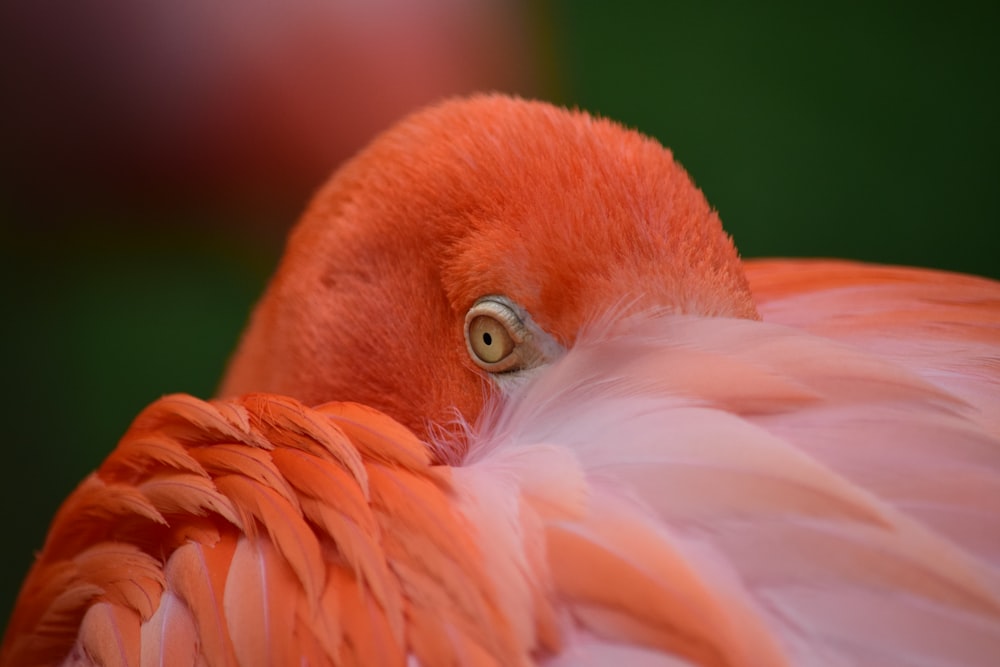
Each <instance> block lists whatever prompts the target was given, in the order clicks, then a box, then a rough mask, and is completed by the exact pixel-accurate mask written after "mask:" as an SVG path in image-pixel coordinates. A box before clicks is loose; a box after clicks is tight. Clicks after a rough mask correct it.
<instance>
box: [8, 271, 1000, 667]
mask: <svg viewBox="0 0 1000 667" xmlns="http://www.w3.org/2000/svg"><path fill="white" fill-rule="evenodd" d="M762 268H763V266H762ZM805 268H806V269H808V268H809V267H808V266H807V267H805ZM812 268H814V269H816V268H817V267H815V266H814V267H812ZM998 294H1000V288H997V287H994V288H993V296H996V295H998ZM991 298H992V297H991ZM762 305H763V310H764V312H765V313H766V312H767V308H768V302H766V301H765V302H764V303H763V304H762ZM973 307H978V306H973ZM859 310H861V309H859ZM967 325H968V326H969V327H972V330H973V331H977V330H979V329H980V328H981V326H982V325H983V322H981V321H980V322H977V323H975V324H969V323H967ZM816 326H820V323H816ZM964 326H965V325H963V326H962V327H958V326H953V327H951V328H950V331H951V334H952V335H950V336H944V338H949V337H950V339H951V342H952V343H953V344H957V343H958V338H960V336H958V337H957V336H955V335H953V334H955V333H956V332H958V331H960V330H961V329H962V328H963V327H964ZM938 338H939V339H940V338H942V336H940V335H939V336H938ZM992 349H993V353H994V354H997V353H1000V341H995V342H994V343H993V344H992ZM947 361H948V362H949V363H952V362H954V361H955V358H954V357H953V356H949V357H948V359H947ZM924 362H926V359H924V360H922V362H921V363H924ZM928 370H929V369H928V368H927V367H926V366H923V365H920V364H918V366H917V368H916V371H919V372H915V370H914V369H913V368H908V367H907V366H906V365H903V364H900V363H897V362H894V361H887V360H885V359H882V358H878V357H876V356H874V355H872V354H870V353H868V352H866V351H864V350H862V349H859V348H858V347H856V346H850V345H847V344H844V343H842V342H836V341H832V340H830V339H828V338H825V337H819V336H816V335H813V334H810V333H806V332H803V331H801V330H799V329H793V328H789V327H786V326H782V325H778V324H773V323H768V322H763V323H761V322H753V321H741V320H725V319H724V320H719V319H712V318H696V317H688V316H672V315H661V316H654V317H648V318H647V317H642V316H635V317H632V318H627V319H626V320H624V321H619V322H615V323H609V324H607V325H606V326H603V327H601V326H595V327H594V328H593V329H592V330H591V331H590V332H588V333H586V334H585V335H584V336H582V338H581V340H580V341H579V342H578V344H577V345H576V346H575V347H574V348H573V349H572V350H571V351H569V352H568V353H567V354H566V356H565V357H564V358H563V359H561V360H559V361H558V362H556V363H555V364H554V365H553V366H552V368H550V369H549V370H548V371H547V372H546V373H544V374H543V375H541V376H539V377H537V378H535V379H534V380H533V381H531V382H530V383H528V384H526V385H525V386H524V387H522V388H521V389H519V390H516V391H515V392H514V393H513V394H512V395H510V396H508V397H506V398H504V399H497V401H498V402H497V403H496V404H495V405H494V406H493V407H492V408H491V409H490V410H488V411H487V413H486V414H485V416H484V417H483V420H482V422H481V423H480V424H479V425H478V426H477V427H476V428H475V429H473V432H472V433H471V434H470V439H471V442H470V447H469V454H468V456H467V459H466V460H465V461H464V462H463V463H462V465H460V466H455V467H445V466H441V465H433V464H432V463H431V460H430V458H429V455H428V453H427V452H428V450H427V448H426V447H425V446H424V445H423V444H422V443H421V442H420V441H418V440H417V439H416V438H415V437H414V436H413V435H411V434H410V433H409V432H408V431H406V430H405V429H403V428H402V427H401V426H400V425H399V424H397V423H395V422H394V421H392V420H391V419H389V418H387V417H386V416H384V415H381V414H379V413H376V412H373V411H371V410H370V409H367V408H362V407H360V406H357V405H352V404H337V403H334V404H328V405H325V406H322V407H320V408H317V409H310V408H307V407H306V406H304V405H301V404H299V403H297V402H295V401H293V400H291V399H288V398H283V397H278V396H272V395H255V396H250V397H247V398H245V399H242V400H240V401H237V402H215V403H203V402H201V401H197V400H195V399H193V398H190V397H182V396H175V397H168V398H166V399H164V400H162V401H160V402H159V403H157V404H154V406H152V407H151V408H149V409H148V410H147V411H146V412H145V413H144V414H143V415H142V416H140V417H139V419H138V420H137V421H136V423H135V424H134V425H133V427H132V429H131V430H130V431H129V433H128V434H127V435H126V437H125V438H124V439H123V441H122V443H121V445H119V448H118V450H116V452H115V453H114V454H113V455H112V456H111V457H110V458H109V459H108V461H107V462H106V463H105V465H104V466H102V468H101V469H100V470H99V471H98V472H97V473H96V474H95V475H94V476H93V477H91V478H90V479H88V480H87V481H86V482H84V484H83V485H82V486H81V488H80V489H79V490H78V491H77V492H76V493H75V494H74V496H72V497H71V498H70V500H68V501H67V504H66V506H65V507H64V508H63V510H62V511H61V512H60V514H59V516H58V517H57V519H56V521H55V524H54V526H53V530H52V533H51V534H50V537H49V541H48V543H47V544H46V548H45V550H44V551H43V554H42V556H41V557H40V560H39V563H38V565H36V568H35V570H34V572H33V575H32V578H31V579H30V580H29V582H28V583H27V584H26V587H25V592H24V593H23V594H22V597H23V598H24V600H25V604H24V605H23V606H21V607H20V608H19V610H18V616H17V617H16V618H15V619H14V621H13V623H12V626H11V628H12V633H13V635H14V636H15V637H16V638H17V640H16V641H14V642H13V643H9V644H8V646H7V647H6V651H7V652H6V653H5V656H4V658H5V661H6V663H7V664H23V663H31V662H36V661H41V659H42V658H48V659H56V658H59V657H60V651H62V652H66V651H69V656H70V658H71V661H79V662H81V663H83V664H87V659H93V660H94V662H95V663H99V662H106V664H140V662H144V661H145V659H146V657H148V656H151V657H153V658H162V657H163V656H167V658H166V662H162V663H161V664H178V663H177V662H173V661H174V660H180V662H181V663H184V664H187V663H189V662H191V661H190V660H188V659H187V657H188V656H197V657H198V660H201V661H204V662H205V664H237V663H239V664H276V663H277V664H283V663H288V662H289V661H292V659H293V657H296V656H299V655H304V656H306V657H307V660H308V662H309V664H403V663H404V662H405V660H406V657H407V656H410V655H412V656H413V657H415V658H416V659H417V660H418V662H419V663H420V664H425V665H437V664H526V663H529V662H535V661H537V662H543V663H551V664H606V661H607V660H610V659H612V657H613V656H618V657H619V658H620V659H627V660H628V661H629V662H630V664H633V663H634V664H643V663H645V664H664V665H676V664H686V665H782V664H788V665H793V664H794V665H800V664H823V665H830V664H845V665H853V664H894V665H932V664H933V665H984V666H985V665H990V664H992V662H993V660H994V658H995V656H996V655H997V654H998V651H1000V558H998V554H997V552H996V549H995V546H996V545H995V537H996V535H997V534H998V533H1000V520H998V518H997V516H996V513H995V512H994V511H991V508H995V507H998V506H1000V433H997V432H996V431H991V430H989V429H988V428H986V426H985V425H984V422H983V420H982V419H981V416H982V415H981V413H980V411H979V410H978V409H977V408H976V407H975V406H973V405H970V404H969V403H967V402H965V401H964V400H962V399H961V398H960V397H958V396H956V395H955V394H953V393H950V392H949V391H947V389H946V388H945V387H942V386H938V385H935V384H934V383H933V382H930V381H928V379H926V378H925V377H921V372H923V373H926V372H927V371H928ZM990 381H991V382H993V383H994V386H995V387H998V388H1000V378H998V377H996V376H994V377H993V378H992V380H990ZM995 395H1000V394H995ZM112 517H113V518H114V521H110V520H109V519H111V518H112ZM66 554H73V556H72V557H71V558H67V557H66ZM125 572H127V573H128V574H127V576H122V575H123V573H125ZM81 617H82V619H83V620H82V624H81V629H80V631H79V635H78V634H77V629H76V624H77V623H79V622H80V619H81ZM22 633H23V634H22ZM56 638H59V639H60V640H61V641H59V642H56V641H54V639H56ZM98 638H99V639H100V641H99V640H98ZM112 638H116V639H115V640H114V641H111V639H112ZM117 638H120V639H117ZM57 646H58V647H61V648H59V649H58V650H56V649H55V647H57ZM40 648H43V649H44V651H43V652H42V653H34V651H35V650H39V649H40ZM178 656H183V659H181V658H180V657H178ZM140 658H142V660H140ZM36 659H37V660H36ZM296 659H297V658H296ZM154 662H159V660H154Z"/></svg>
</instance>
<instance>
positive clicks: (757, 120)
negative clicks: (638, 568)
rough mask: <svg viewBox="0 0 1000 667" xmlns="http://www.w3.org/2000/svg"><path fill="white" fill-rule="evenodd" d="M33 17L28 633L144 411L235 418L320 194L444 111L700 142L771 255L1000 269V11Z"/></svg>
mask: <svg viewBox="0 0 1000 667" xmlns="http://www.w3.org/2000/svg"><path fill="white" fill-rule="evenodd" d="M414 4H415V3H408V2H405V0H374V1H373V2H367V3H366V2H359V1H357V0H336V1H335V0H328V1H325V2H316V1H315V0H286V1H285V2H282V3H277V2H253V1H251V2H236V1H232V2H207V3H206V2H201V1H200V0H169V1H168V0H162V1H160V2H141V3H135V2H132V1H131V0H116V1H111V2H109V1H107V0H104V1H98V0H51V1H49V2H44V3H42V2H34V1H33V0H13V1H12V2H7V3H4V5H3V7H2V8H0V77H2V79H0V85H2V88H0V100H2V101H0V141H2V144H0V296H2V301H0V305H2V308H3V313H4V316H3V325H2V326H0V343H2V350H3V355H4V359H5V363H4V365H3V366H4V369H5V371H6V372H5V373H4V374H3V376H2V379H0V383H2V387H3V397H2V398H3V400H2V402H0V405H2V406H3V409H2V412H0V417H2V419H3V424H4V430H5V433H6V435H5V436H4V437H3V448H4V451H3V457H4V458H3V463H2V465H3V466H4V468H3V478H4V482H3V484H0V512H2V517H0V518H2V521H3V524H2V525H3V531H4V538H3V548H2V549H0V559H2V560H0V623H2V624H3V625H6V618H7V615H8V613H9V609H10V607H11V605H12V604H13V600H14V596H15V594H16V592H17V588H18V586H19V583H20V580H21V578H22V577H23V575H24V572H25V570H26V569H27V567H28V565H29V564H30V562H31V559H32V553H33V551H34V550H35V549H37V548H39V547H40V546H41V544H42V540H43V537H44V534H45V531H46V528H47V525H48V522H49V520H50V518H51V516H52V514H53V513H54V511H55V510H56V508H57V507H58V504H59V502H60V501H61V500H62V498H63V497H64V496H65V495H66V494H67V493H69V491H70V490H71V489H72V488H73V487H74V486H75V485H76V484H77V483H78V482H79V480H80V479H82V478H83V477H84V476H85V475H86V474H87V473H88V472H90V471H91V470H92V469H93V468H95V467H96V466H97V465H98V464H99V462H100V460H101V459H102V458H103V457H104V456H105V455H106V454H107V452H108V451H109V450H110V449H111V448H112V447H113V446H114V444H115V442H116V440H117V438H118V437H119V436H120V435H121V433H122V432H123V431H124V429H125V428H126V427H127V425H128V423H129V422H130V420H131V419H132V417H134V416H135V414H136V413H137V412H138V411H139V410H140V409H141V408H142V407H143V406H144V405H146V404H148V403H149V402H150V401H152V400H154V399H155V398H157V397H159V396H161V395H163V394H166V393H170V392H175V391H185V392H190V393H193V394H196V395H198V396H202V397H207V396H210V395H211V394H212V392H213V389H214V387H215V384H216V382H217V380H218V378H219V376H220V374H221V372H222V370H223V368H224V365H225V362H226V358H227V355H228V353H229V351H230V350H231V349H232V348H233V345H234V343H235V341H236V339H237V336H238V334H239V331H240V329H241V327H242V325H243V323H244V321H245V319H246V316H247V314H248V312H249V309H250V307H251V305H252V303H253V301H254V299H255V297H256V296H257V295H258V294H259V292H260V290H261V289H262V287H263V285H264V283H265V281H266V278H267V275H268V274H269V272H270V271H271V269H272V268H273V266H274V264H275V262H276V259H277V256H278V254H279V252H280V249H281V242H282V241H281V240H282V238H283V236H284V233H285V231H286V230H287V228H288V226H289V225H290V224H291V223H292V222H293V221H294V219H295V217H296V216H297V214H298V212H299V211H300V210H301V209H302V207H303V206H304V205H305V203H306V201H307V199H308V197H309V195H310V193H311V192H312V191H313V190H314V189H315V188H316V186H317V185H318V184H319V183H320V182H321V181H322V180H323V179H324V177H325V176H326V175H327V174H329V172H330V171H331V170H332V169H334V168H335V166H336V165H337V164H338V163H339V162H340V161H342V160H344V159H345V158H346V157H348V156H349V155H350V154H352V153H353V152H354V151H356V150H357V149H358V148H359V147H361V146H362V145H363V144H364V143H366V142H367V140H368V139H369V138H370V137H371V135H372V134H373V133H375V132H377V131H378V130H380V129H382V128H383V127H385V126H387V125H388V124H390V123H391V122H392V121H393V120H394V119H396V118H398V117H399V116H401V115H402V114H404V113H406V112H407V111H409V110H411V109H413V108H415V107H417V106H420V105H422V104H425V103H427V102H430V101H432V100H435V99H438V98H440V97H442V96H445V95H450V94H456V93H463V92H469V91H473V90H483V89H486V90H503V91H509V92H517V93H520V94H523V95H528V96H535V97H541V98H545V99H550V100H553V101H556V102H559V103H562V104H566V105H575V106H579V107H582V108H585V109H588V110H591V111H594V112H597V113H600V114H603V115H606V116H609V117H612V118H615V119H618V120H620V121H622V122H624V123H626V124H628V125H630V126H633V127H636V128H638V129H640V130H642V131H643V132H646V133H648V134H651V135H653V136H656V137H657V138H659V139H660V140H661V141H662V142H663V143H665V144H667V145H669V146H670V147H672V149H673V150H674V153H675V155H676V156H677V158H678V159H679V160H680V161H681V162H682V163H683V164H684V165H685V166H686V167H687V169H688V171H689V172H690V173H691V174H692V176H693V177H694V179H695V181H696V182H697V183H698V184H699V186H700V187H701V188H702V189H703V190H704V191H705V193H706V194H707V196H708V198H709V200H710V201H711V202H712V203H713V204H714V205H715V206H716V207H717V208H718V209H719V211H720V213H721V215H722V219H723V221H724V223H725V224H726V226H727V228H728V229H729V231H730V232H731V233H732V234H733V236H734V237H735V239H736V242H737V245H738V246H739V247H740V248H741V249H742V251H743V253H744V254H745V255H747V256H762V255H795V256H802V255H808V256H846V257H856V258H859V259H864V260H870V261H878V262H889V263H902V264H915V265H922V266H932V267H940V268H945V269H952V270H958V271H966V272H972V273H978V274H982V275H988V276H993V277H1000V259H998V251H1000V241H998V223H1000V215H998V197H997V195H998V190H1000V187H998V185H1000V167H998V155H1000V129H998V121H1000V105H998V81H1000V78H998V72H1000V40H997V39H996V35H997V31H998V28H1000V23H998V9H997V8H998V5H997V3H995V2H961V1H959V2H952V3H948V4H936V5H931V4H929V3H927V4H912V3H895V2H894V3H888V2H883V3H878V2H865V3H861V2H858V3H836V4H830V5H828V6H825V7H823V6H820V5H818V4H814V5H807V4H806V3H797V2H790V1H783V2H772V3H767V5H768V6H767V7H761V6H757V5H756V3H755V4H754V5H751V3H732V2H706V3H683V6H679V5H677V4H675V3H667V2H652V1H651V2H638V1H636V0H631V1H621V2H616V3H606V2H588V1H585V0H577V1H573V0H546V1H544V2H529V1H528V0H525V1H524V2H522V3H518V2H515V1H513V0H511V1H508V2H502V1H501V0H492V1H491V0H475V1H469V2H463V1H460V0H426V1H425V2H424V3H422V4H420V5H419V6H412V5H414Z"/></svg>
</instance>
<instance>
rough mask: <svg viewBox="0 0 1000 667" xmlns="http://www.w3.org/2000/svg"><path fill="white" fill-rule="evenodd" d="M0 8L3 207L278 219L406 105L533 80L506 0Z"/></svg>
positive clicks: (516, 7)
mask: <svg viewBox="0 0 1000 667" xmlns="http://www.w3.org/2000/svg"><path fill="white" fill-rule="evenodd" d="M4 4H5V6H4V8H3V9H2V10H0V20H2V23H3V28H0V30H2V31H3V33H6V34H5V35H3V36H2V37H3V39H2V42H3V43H2V45H0V49H2V50H3V51H4V52H5V53H4V57H3V58H2V60H3V62H4V64H3V65H0V67H2V68H3V70H4V71H3V72H2V74H3V79H4V85H3V87H4V89H5V90H4V92H3V95H2V97H3V99H4V101H3V102H2V104H3V106H4V109H3V113H2V115H0V118H2V126H0V139H2V141H3V145H4V146H5V149H4V151H3V153H4V155H3V157H2V158H0V160H2V163H3V164H2V166H3V170H4V180H5V181H6V185H5V186H4V187H5V188H6V189H8V190H9V198H10V199H12V200H13V201H14V202H18V201H37V200H38V197H40V196H41V197H45V198H46V199H47V200H49V201H53V200H55V201H59V200H65V201H71V202H73V203H72V206H79V205H80V201H81V198H83V199H85V200H98V201H100V200H102V199H118V200H127V201H129V202H131V203H139V204H141V205H149V204H152V205H154V206H155V205H160V206H163V207H168V208H173V207H176V206H178V205H181V206H184V205H193V206H195V207H198V206H210V207H213V208H215V207H222V208H224V209H233V208H235V209H240V210H273V211H275V212H277V211H281V215H285V212H286V211H296V210H297V209H298V208H300V207H301V206H302V204H303V203H304V201H305V200H306V198H307V197H308V196H309V194H310V193H311V191H312V190H313V189H314V188H315V187H316V186H317V185H318V184H319V183H320V182H321V181H322V180H323V179H324V178H325V177H326V175H327V174H329V173H330V172H331V171H332V169H333V168H334V167H335V166H336V165H337V164H338V163H339V162H340V161H342V160H344V159H345V158H347V157H349V156H350V155H351V154H352V153H354V152H355V151H356V150H358V149H359V148H360V147H361V146H363V145H364V144H365V143H367V141H368V140H369V139H370V138H371V137H372V135H373V134H375V133H376V132H378V131H379V130H381V129H383V128H385V127H387V126H388V125H390V124H391V123H392V122H393V121H394V120H395V119H397V118H398V117H400V116H402V115H404V114H405V113H407V112H408V111H410V110H412V109H414V108H416V107H419V106H421V105H424V104H427V103H429V102H431V101H434V100H436V99H439V98H442V97H445V96H449V95H454V94H460V93H467V92H471V91H476V90H503V91H508V92H517V93H522V94H531V93H532V92H533V91H534V90H535V89H536V87H537V86H538V85H539V82H538V81H537V77H536V75H535V70H536V67H535V47H534V44H533V40H532V37H531V32H532V31H531V27H530V25H529V21H528V17H527V16H526V11H525V7H526V6H527V5H526V4H521V3H519V2H515V1H506V2H505V1H503V0H422V1H421V2H413V1H412V0H373V1H366V0H281V1H280V2H279V1H277V0H159V1H141V2H136V1H135V0H103V1H101V0H49V1H44V0H43V1H41V2H34V1H28V0H14V1H13V2H8V3H4ZM275 217H277V216H275ZM285 222H290V220H288V221H280V220H279V221H278V222H276V223H275V224H283V223H285Z"/></svg>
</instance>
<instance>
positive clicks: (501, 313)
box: [465, 296, 527, 373]
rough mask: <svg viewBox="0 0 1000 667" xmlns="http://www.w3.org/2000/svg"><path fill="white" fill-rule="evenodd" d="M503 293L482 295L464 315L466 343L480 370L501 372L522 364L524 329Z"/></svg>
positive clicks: (516, 367)
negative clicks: (500, 294)
mask: <svg viewBox="0 0 1000 667" xmlns="http://www.w3.org/2000/svg"><path fill="white" fill-rule="evenodd" d="M506 301H507V300H506V299H503V298H502V297H488V296H487V297H483V298H481V299H479V300H478V301H476V303H474V304H473V305H472V308H470V309H469V312H468V313H466V315H465V346H466V349H467V350H468V352H469V357H470V358H471V359H472V361H473V362H475V364H476V365H477V366H479V367H480V368H482V369H483V370H486V371H489V372H491V373H503V372H506V371H514V370H519V369H520V368H521V367H522V365H523V361H524V360H523V358H522V356H523V355H522V350H521V344H522V343H523V342H524V339H525V334H526V333H527V332H526V329H525V326H524V322H523V321H522V320H521V318H520V317H519V316H518V314H517V312H516V311H515V310H514V308H513V307H512V306H511V305H510V304H508V303H507V302H506Z"/></svg>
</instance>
